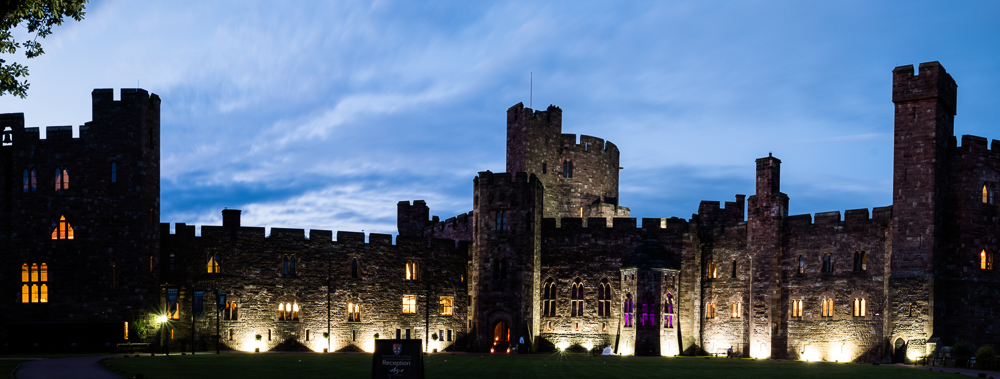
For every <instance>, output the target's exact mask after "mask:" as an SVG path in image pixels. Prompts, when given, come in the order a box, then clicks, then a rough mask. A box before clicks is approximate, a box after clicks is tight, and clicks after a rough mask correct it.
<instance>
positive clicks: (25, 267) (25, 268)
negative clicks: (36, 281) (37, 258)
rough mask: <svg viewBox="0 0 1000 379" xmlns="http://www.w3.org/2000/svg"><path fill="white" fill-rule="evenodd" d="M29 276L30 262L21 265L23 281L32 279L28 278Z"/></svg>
mask: <svg viewBox="0 0 1000 379" xmlns="http://www.w3.org/2000/svg"><path fill="white" fill-rule="evenodd" d="M28 278H29V274H28V264H27V263H25V264H22V265H21V281H22V282H28V281H30V279H28Z"/></svg>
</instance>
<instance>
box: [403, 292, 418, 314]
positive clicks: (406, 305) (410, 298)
mask: <svg viewBox="0 0 1000 379" xmlns="http://www.w3.org/2000/svg"><path fill="white" fill-rule="evenodd" d="M403 313H417V297H416V296H414V295H406V296H403Z"/></svg>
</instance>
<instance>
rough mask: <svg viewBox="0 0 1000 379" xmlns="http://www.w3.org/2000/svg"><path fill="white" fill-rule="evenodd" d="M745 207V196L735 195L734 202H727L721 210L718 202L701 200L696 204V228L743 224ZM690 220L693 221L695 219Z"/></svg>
mask: <svg viewBox="0 0 1000 379" xmlns="http://www.w3.org/2000/svg"><path fill="white" fill-rule="evenodd" d="M745 205H746V195H736V201H727V202H726V207H725V208H722V207H721V206H720V203H719V202H718V201H709V200H702V201H701V203H700V204H698V213H697V214H696V215H694V216H697V220H698V226H702V227H706V226H716V225H726V224H735V223H739V222H743V221H744V220H743V212H744V210H745ZM694 216H692V217H691V219H692V220H694V219H695V217H694Z"/></svg>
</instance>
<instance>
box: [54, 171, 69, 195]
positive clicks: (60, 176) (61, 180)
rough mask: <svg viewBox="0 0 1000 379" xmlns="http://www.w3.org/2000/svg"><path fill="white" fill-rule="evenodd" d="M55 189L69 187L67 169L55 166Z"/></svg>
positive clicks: (60, 189) (59, 189)
mask: <svg viewBox="0 0 1000 379" xmlns="http://www.w3.org/2000/svg"><path fill="white" fill-rule="evenodd" d="M55 176H56V191H62V190H67V189H69V169H67V168H65V167H63V168H56V174H55Z"/></svg>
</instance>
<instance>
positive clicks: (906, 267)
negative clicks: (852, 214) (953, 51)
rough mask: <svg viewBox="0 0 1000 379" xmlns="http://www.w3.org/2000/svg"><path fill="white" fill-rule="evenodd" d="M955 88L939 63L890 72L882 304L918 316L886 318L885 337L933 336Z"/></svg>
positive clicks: (923, 337)
mask: <svg viewBox="0 0 1000 379" xmlns="http://www.w3.org/2000/svg"><path fill="white" fill-rule="evenodd" d="M957 88H958V86H957V85H956V84H955V81H954V79H952V77H951V75H948V73H947V72H946V71H945V69H944V67H942V66H941V64H939V63H938V62H928V63H921V64H920V65H919V68H918V72H914V69H913V66H900V67H896V68H895V69H893V70H892V102H893V104H894V107H895V121H894V125H895V128H894V130H895V132H894V139H893V143H894V146H893V151H894V153H893V180H892V216H893V221H892V257H891V262H892V263H891V267H890V268H891V276H890V278H889V294H888V298H889V302H890V309H902V308H900V307H901V306H903V307H913V308H914V309H916V310H917V313H916V317H905V318H904V317H893V318H892V320H891V322H892V325H891V326H892V328H891V329H892V332H891V333H892V334H893V335H902V334H906V335H907V339H908V340H927V339H930V338H931V336H932V335H935V334H938V333H937V331H936V330H934V329H935V322H934V319H935V317H937V316H938V315H936V313H937V311H936V310H935V307H934V304H935V300H934V289H935V283H934V274H935V258H936V257H935V255H936V253H937V252H938V251H939V250H940V249H941V246H942V243H943V241H942V240H943V238H944V237H945V236H944V235H943V230H942V219H943V213H944V209H943V207H944V203H945V202H944V199H945V197H946V189H947V177H948V172H947V167H948V161H949V159H948V154H947V152H948V143H949V141H951V140H952V139H953V138H954V137H953V136H954V119H955V104H956V103H955V102H956V93H957ZM897 316H898V315H897ZM910 345H912V343H911V344H910ZM912 348H913V346H911V349H912ZM920 355H923V354H920Z"/></svg>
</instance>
